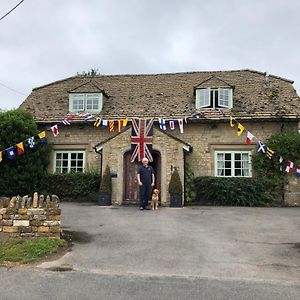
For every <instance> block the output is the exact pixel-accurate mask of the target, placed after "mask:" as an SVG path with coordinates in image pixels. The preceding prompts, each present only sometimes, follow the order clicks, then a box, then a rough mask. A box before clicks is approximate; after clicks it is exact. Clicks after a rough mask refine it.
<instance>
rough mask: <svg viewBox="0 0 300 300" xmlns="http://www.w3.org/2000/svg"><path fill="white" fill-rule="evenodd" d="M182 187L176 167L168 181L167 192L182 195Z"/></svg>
mask: <svg viewBox="0 0 300 300" xmlns="http://www.w3.org/2000/svg"><path fill="white" fill-rule="evenodd" d="M182 192H183V189H182V184H181V180H180V176H179V173H178V171H177V169H175V170H174V172H173V173H172V175H171V180H170V183H169V193H170V195H182Z"/></svg>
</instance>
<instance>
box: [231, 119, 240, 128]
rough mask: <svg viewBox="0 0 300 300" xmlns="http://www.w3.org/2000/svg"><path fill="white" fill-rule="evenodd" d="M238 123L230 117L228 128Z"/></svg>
mask: <svg viewBox="0 0 300 300" xmlns="http://www.w3.org/2000/svg"><path fill="white" fill-rule="evenodd" d="M236 124H238V122H237V121H236V119H234V118H233V117H230V127H234V126H235V125H236Z"/></svg>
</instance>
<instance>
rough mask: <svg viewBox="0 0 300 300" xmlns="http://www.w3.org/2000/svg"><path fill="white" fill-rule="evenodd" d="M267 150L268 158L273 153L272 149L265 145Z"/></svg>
mask: <svg viewBox="0 0 300 300" xmlns="http://www.w3.org/2000/svg"><path fill="white" fill-rule="evenodd" d="M266 149H267V151H266V155H267V157H268V158H270V159H271V158H272V156H273V154H274V151H273V150H271V149H270V148H269V147H266Z"/></svg>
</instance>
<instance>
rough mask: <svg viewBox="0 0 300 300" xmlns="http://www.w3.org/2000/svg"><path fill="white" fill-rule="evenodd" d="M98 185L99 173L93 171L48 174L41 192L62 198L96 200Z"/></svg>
mask: <svg viewBox="0 0 300 300" xmlns="http://www.w3.org/2000/svg"><path fill="white" fill-rule="evenodd" d="M99 186H100V175H99V174H97V173H94V172H90V173H66V174H48V175H47V176H46V179H45V182H44V185H43V187H42V189H43V190H42V191H41V192H42V193H45V194H56V195H57V196H58V197H59V198H61V199H62V200H81V201H84V200H86V201H93V200H94V201H96V200H97V197H96V196H97V194H98V192H99Z"/></svg>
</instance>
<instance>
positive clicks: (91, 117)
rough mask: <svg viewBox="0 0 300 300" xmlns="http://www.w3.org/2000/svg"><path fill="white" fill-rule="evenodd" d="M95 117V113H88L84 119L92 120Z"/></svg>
mask: <svg viewBox="0 0 300 300" xmlns="http://www.w3.org/2000/svg"><path fill="white" fill-rule="evenodd" d="M93 118H94V116H93V115H91V114H88V115H87V116H86V117H85V118H84V121H88V120H91V119H93Z"/></svg>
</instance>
